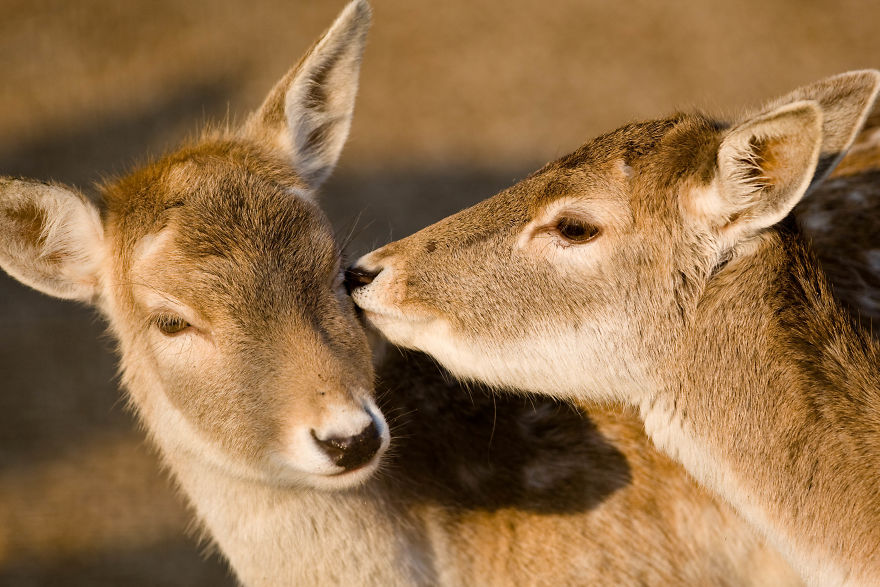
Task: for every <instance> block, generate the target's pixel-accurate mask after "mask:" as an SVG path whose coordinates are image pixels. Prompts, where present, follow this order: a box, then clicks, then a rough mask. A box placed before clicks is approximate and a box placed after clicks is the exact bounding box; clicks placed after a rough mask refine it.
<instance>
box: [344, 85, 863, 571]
mask: <svg viewBox="0 0 880 587" xmlns="http://www.w3.org/2000/svg"><path fill="white" fill-rule="evenodd" d="M878 80H880V74H878V72H875V71H862V72H852V73H849V74H843V75H840V76H836V77H833V78H829V79H828V80H824V81H821V82H818V83H816V84H813V85H810V86H805V87H803V88H800V89H798V90H796V91H794V92H792V93H791V94H789V95H787V96H785V97H783V98H780V99H778V100H775V101H773V102H771V103H770V104H769V105H767V106H766V107H764V108H761V109H758V110H756V111H755V112H753V113H751V114H749V115H746V116H744V117H743V118H742V119H740V120H738V121H734V122H732V123H731V122H725V121H719V120H716V119H714V118H711V117H708V116H704V115H701V114H679V115H675V116H672V117H669V118H666V119H662V120H656V121H651V122H644V123H635V124H630V125H627V126H625V127H622V128H620V129H618V130H615V131H613V132H611V133H608V134H606V135H604V136H601V137H599V138H597V139H594V140H593V141H591V142H589V143H587V144H586V145H584V146H583V147H582V148H581V149H579V150H578V151H576V152H574V153H572V154H570V155H567V156H565V157H563V158H561V159H559V160H558V161H555V162H552V163H550V164H548V165H547V166H545V167H544V168H543V169H541V170H539V171H537V172H535V173H534V174H532V175H531V176H530V177H528V178H526V179H525V180H523V181H522V182H520V183H519V184H517V185H515V186H513V187H511V188H509V189H507V190H505V191H503V192H502V193H500V194H498V195H496V196H494V197H492V198H490V199H488V200H485V201H483V202H481V203H479V204H477V205H476V206H474V207H472V208H470V209H467V210H464V211H462V212H460V213H458V214H456V215H453V216H451V217H449V218H447V219H445V220H442V221H440V222H438V223H437V224H435V225H433V226H430V227H428V228H425V229H423V230H422V231H420V232H418V233H417V234H415V235H413V236H410V237H408V238H405V239H403V240H401V241H398V242H395V243H391V244H389V245H387V246H385V247H382V248H381V249H378V250H377V251H374V252H373V253H370V254H369V255H367V256H365V257H363V258H362V259H361V260H360V261H358V265H359V266H360V268H361V269H362V270H363V271H369V272H373V273H375V274H376V277H375V278H374V279H373V280H372V282H371V283H369V284H368V285H365V286H363V287H360V288H358V289H357V290H355V291H354V293H353V297H354V299H355V302H356V303H357V304H358V305H360V306H361V307H362V308H363V309H364V310H365V312H366V315H367V317H368V318H369V319H370V320H371V321H372V322H373V323H374V324H375V325H376V326H377V327H378V328H380V329H381V330H382V331H383V332H384V333H385V334H386V336H388V338H389V339H390V340H391V341H393V342H396V343H398V344H402V345H405V346H408V347H412V348H415V349H419V350H422V351H425V352H428V353H430V354H432V355H433V356H435V357H436V358H437V359H438V360H439V361H440V362H441V363H442V364H444V365H445V366H446V367H448V368H449V369H450V370H451V371H453V372H454V373H455V374H456V375H458V376H461V377H465V378H470V379H475V380H478V381H483V382H486V383H489V384H491V385H494V386H499V387H506V388H524V389H529V390H531V391H535V392H540V393H544V394H550V395H553V396H555V397H560V398H566V399H576V400H579V401H592V402H594V401H622V402H624V403H627V404H629V405H633V406H637V407H638V409H639V412H640V417H641V418H642V419H643V421H644V423H645V426H646V430H647V432H648V434H649V435H650V436H651V438H652V439H653V440H654V442H655V443H656V444H657V446H658V447H659V448H661V449H662V450H663V451H664V452H666V453H667V454H669V455H670V456H672V457H673V458H674V459H676V460H677V461H678V462H680V463H682V464H683V465H684V466H685V468H686V469H687V470H688V471H689V472H690V473H691V474H692V475H693V476H694V477H695V478H696V479H697V480H698V481H700V482H701V483H702V484H704V485H705V486H706V487H707V488H709V489H711V490H712V491H714V492H715V493H716V494H717V495H719V496H721V497H722V498H724V499H725V500H727V501H728V502H729V503H731V504H732V505H733V506H734V507H735V508H736V509H737V510H738V511H739V512H740V513H741V514H742V515H743V516H744V517H745V518H746V519H747V520H748V521H749V522H750V523H751V524H753V525H754V527H755V528H757V529H759V530H760V531H761V532H763V533H764V535H765V536H767V538H768V539H769V540H770V542H771V543H772V544H774V545H776V546H777V547H778V548H779V549H780V550H781V551H782V552H783V553H784V554H785V555H786V556H787V557H788V558H789V560H790V561H791V562H792V564H793V565H795V566H796V568H798V570H799V571H800V572H801V573H802V575H803V576H804V578H805V579H807V580H808V581H809V582H811V583H814V584H818V585H829V584H839V583H848V582H849V583H875V582H877V581H880V563H878V561H880V559H878V558H877V556H876V552H875V550H876V545H877V544H880V493H878V491H877V479H878V474H880V440H878V439H880V411H878V410H880V408H878V406H880V374H878V370H877V365H878V358H880V349H878V345H877V342H876V340H874V339H872V338H871V336H870V334H869V333H868V332H867V331H864V330H861V329H860V328H859V327H858V326H857V325H856V324H855V323H854V321H853V319H852V318H851V317H850V315H849V314H848V313H847V312H846V311H845V310H844V309H842V308H841V306H840V305H839V302H837V301H836V300H835V299H834V298H833V296H832V293H831V289H830V287H829V285H828V283H827V281H826V278H825V276H824V275H823V273H822V271H821V270H820V268H819V265H818V262H817V260H816V259H815V257H814V255H813V253H812V251H811V249H810V246H809V243H808V240H807V239H806V238H805V237H804V236H802V235H801V234H800V232H799V230H798V228H797V227H796V225H795V224H794V222H793V220H792V219H791V218H790V212H791V211H792V209H793V208H794V206H795V205H796V204H797V203H798V202H799V201H800V200H801V198H802V197H803V196H804V195H805V193H807V192H808V190H809V189H811V188H812V189H813V191H814V192H815V191H816V190H821V189H822V188H821V184H820V181H821V179H822V178H823V177H824V176H825V174H827V173H828V172H829V171H830V170H831V169H832V168H833V167H834V165H835V164H836V163H837V162H838V161H839V160H840V159H841V157H842V155H843V154H844V153H845V151H846V150H847V148H848V147H849V146H850V144H851V143H852V141H853V138H854V137H855V136H856V134H857V133H858V132H859V130H860V129H861V128H862V125H863V124H864V122H865V119H866V116H867V114H868V112H869V111H870V108H871V106H872V104H873V102H874V100H875V97H876V94H877V88H878V83H880V82H878ZM872 165H873V166H874V167H873V169H874V170H876V165H877V160H876V159H874V160H873V161H872ZM862 172H865V173H870V172H869V171H867V170H865V169H864V168H863V169H862ZM832 185H834V184H832ZM866 189H867V188H866ZM872 193H876V192H872ZM817 195H818V194H817ZM567 216H573V217H576V218H581V219H583V220H585V221H588V222H589V223H591V224H593V225H595V226H596V227H597V228H598V229H599V232H600V235H599V236H598V237H597V238H595V239H593V240H591V241H590V242H588V243H587V244H584V245H576V246H572V245H571V243H568V242H566V240H565V239H564V238H561V237H560V236H559V235H557V234H555V233H554V232H553V227H554V226H556V225H557V224H558V222H559V221H560V220H561V219H564V218H565V217H567ZM863 220H864V221H866V222H867V221H869V219H863ZM536 225H537V226H536ZM873 226H876V223H874V224H873ZM874 234H876V232H875V233H874ZM847 238H848V235H847V234H841V235H840V236H839V237H838V239H839V241H838V242H840V241H843V240H845V239H847ZM874 242H875V243H876V241H874ZM860 244H861V246H862V247H863V249H862V250H861V251H860V254H861V255H865V256H867V255H871V254H873V253H872V251H873V250H874V248H873V247H872V246H871V245H870V244H868V243H867V242H866V241H864V240H863V241H861V242H860ZM874 247H876V245H874ZM845 263H846V265H848V266H852V265H853V263H852V262H850V261H846V262H845ZM862 265H863V266H865V265H867V266H870V259H863V260H862ZM844 287H845V286H844ZM867 295H872V294H867ZM872 299H873V298H871V299H869V300H868V301H871V300H872ZM857 303H858V300H856V304H857ZM856 307H857V306H856Z"/></svg>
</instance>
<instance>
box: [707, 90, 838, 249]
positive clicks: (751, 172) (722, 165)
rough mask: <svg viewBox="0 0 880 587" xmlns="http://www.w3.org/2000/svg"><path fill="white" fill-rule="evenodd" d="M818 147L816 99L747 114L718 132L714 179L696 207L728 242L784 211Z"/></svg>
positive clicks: (799, 193)
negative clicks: (719, 142)
mask: <svg viewBox="0 0 880 587" xmlns="http://www.w3.org/2000/svg"><path fill="white" fill-rule="evenodd" d="M821 147H822V110H821V109H820V108H819V105H818V104H816V103H815V102H811V101H805V102H795V103H793V104H787V105H785V106H781V107H779V108H777V109H775V110H773V111H771V112H768V113H766V114H762V115H760V116H757V117H755V118H752V119H750V120H747V121H746V122H744V123H742V124H740V125H739V126H736V127H734V128H733V129H731V130H730V131H728V133H727V134H726V135H725V136H724V137H723V139H722V141H721V145H720V147H719V148H718V153H717V166H718V175H717V179H716V183H715V185H714V186H713V189H711V190H708V191H701V192H699V193H698V194H697V197H698V198H700V199H701V201H698V202H696V204H697V206H696V207H697V209H699V210H700V211H701V212H702V213H703V214H702V215H703V219H704V220H705V221H707V222H708V224H709V226H711V227H712V228H714V229H716V230H718V231H719V232H720V234H722V235H724V236H725V239H724V240H726V241H727V242H728V245H733V244H735V243H736V242H737V241H738V240H740V239H741V238H743V237H747V236H750V235H752V234H754V233H756V232H757V231H759V230H761V229H763V228H767V227H768V226H772V225H773V224H776V223H777V222H779V221H780V220H782V219H783V218H785V216H786V215H788V213H789V212H790V211H791V209H792V208H794V206H795V204H797V203H798V201H800V199H801V198H802V197H803V195H804V193H805V192H806V191H807V187H808V186H809V185H810V181H811V180H812V178H813V176H814V175H815V173H816V165H817V162H818V159H819V153H820V150H821Z"/></svg>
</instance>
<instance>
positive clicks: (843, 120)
mask: <svg viewBox="0 0 880 587" xmlns="http://www.w3.org/2000/svg"><path fill="white" fill-rule="evenodd" d="M878 92H880V71H877V70H874V69H864V70H859V71H850V72H847V73H841V74H839V75H835V76H832V77H829V78H826V79H823V80H821V81H818V82H816V83H813V84H809V85H806V86H803V87H801V88H798V89H796V90H794V91H793V92H790V93H789V94H786V95H785V96H782V97H780V98H777V99H776V100H773V101H772V102H770V103H769V104H767V105H766V106H765V107H764V108H763V109H762V111H763V112H771V111H773V110H776V109H777V108H780V107H782V106H785V105H787V104H793V103H795V102H801V101H805V100H809V101H813V102H816V104H817V105H818V106H819V108H820V109H821V110H822V147H821V151H820V153H819V162H818V163H817V165H816V172H815V174H814V175H813V178H812V181H811V183H810V187H811V188H812V187H814V186H815V185H817V184H818V183H819V182H821V181H822V180H823V179H824V178H825V177H827V176H828V174H830V173H831V171H833V170H834V168H835V167H836V166H837V164H838V163H839V162H840V160H841V159H842V158H843V156H844V155H845V154H846V151H847V150H848V149H849V148H850V146H851V145H852V143H853V140H855V137H856V136H857V135H858V133H859V131H860V130H861V129H862V127H863V126H864V124H865V121H866V120H867V118H868V115H869V114H870V113H871V110H872V108H873V106H874V103H875V102H876V100H877V95H878Z"/></svg>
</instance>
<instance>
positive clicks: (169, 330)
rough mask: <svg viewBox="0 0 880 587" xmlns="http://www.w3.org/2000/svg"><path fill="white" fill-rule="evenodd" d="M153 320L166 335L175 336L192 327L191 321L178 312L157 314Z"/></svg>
mask: <svg viewBox="0 0 880 587" xmlns="http://www.w3.org/2000/svg"><path fill="white" fill-rule="evenodd" d="M152 321H153V324H154V325H155V326H156V328H158V329H159V332H161V333H162V334H164V335H165V336H174V335H176V334H180V333H181V332H183V331H185V330H186V329H188V328H191V327H192V325H191V324H190V323H189V322H187V321H186V320H184V319H183V318H181V317H180V316H178V315H177V314H171V313H168V312H161V313H159V314H155V315H154V316H153V319H152Z"/></svg>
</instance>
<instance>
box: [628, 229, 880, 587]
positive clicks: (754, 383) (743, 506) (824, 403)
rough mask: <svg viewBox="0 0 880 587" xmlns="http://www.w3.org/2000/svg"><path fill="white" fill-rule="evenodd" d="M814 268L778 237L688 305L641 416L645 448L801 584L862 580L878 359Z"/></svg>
mask: <svg viewBox="0 0 880 587" xmlns="http://www.w3.org/2000/svg"><path fill="white" fill-rule="evenodd" d="M816 267H817V265H816V263H815V261H814V259H813V258H812V255H811V253H810V252H809V251H808V250H807V248H806V247H805V245H804V244H803V243H802V241H801V239H800V237H799V236H798V235H797V234H795V233H786V232H785V231H784V230H781V231H780V233H778V234H773V235H771V236H770V237H769V238H765V239H763V240H762V242H761V243H760V244H759V246H758V247H757V248H756V250H755V251H754V253H753V254H752V255H750V256H748V257H746V258H740V259H738V260H736V261H734V262H731V264H730V265H729V266H728V267H726V268H724V269H723V270H722V271H721V272H720V273H719V274H718V275H716V276H715V277H714V278H713V280H712V282H711V283H710V284H709V286H708V287H707V289H706V291H705V293H704V295H703V297H702V299H701V301H700V303H699V304H698V306H697V307H696V309H695V314H694V319H693V321H692V322H691V326H690V327H688V328H686V329H685V332H684V333H683V337H682V343H681V344H680V345H679V348H680V349H681V350H682V353H681V354H680V355H679V356H677V357H676V358H675V359H674V360H672V361H670V363H672V364H674V365H676V367H675V368H674V369H673V370H671V371H670V372H669V374H670V375H671V376H670V377H668V378H667V379H666V383H665V384H664V385H663V386H662V388H661V389H660V390H658V391H657V392H656V393H655V394H653V395H652V396H651V397H649V398H647V399H646V400H645V401H643V402H642V404H641V406H640V409H641V414H642V418H643V419H644V421H645V427H646V430H647V432H648V434H649V435H650V436H651V437H652V438H653V440H654V442H655V443H656V444H657V445H658V446H659V447H660V448H661V449H663V450H664V451H666V452H667V453H669V454H670V455H671V456H672V457H673V458H676V459H677V460H679V461H680V462H681V463H682V464H684V466H685V467H686V468H687V469H688V470H689V471H690V473H691V474H692V475H693V476H694V477H696V478H697V480H698V481H700V482H701V483H703V484H705V485H707V486H708V487H710V488H711V489H713V490H715V491H716V492H718V493H720V494H721V495H722V496H723V497H725V498H726V499H727V500H728V501H729V502H730V503H731V504H732V505H734V507H736V508H737V509H738V510H739V512H740V513H741V514H742V515H744V516H745V517H746V518H747V519H748V520H749V521H750V522H751V523H752V524H754V525H755V526H757V527H758V528H760V529H761V530H762V531H763V532H764V533H765V534H766V536H767V537H768V539H769V540H770V541H771V542H772V543H774V544H775V546H776V547H777V548H779V550H780V551H781V552H783V554H785V555H786V556H787V557H788V558H789V560H790V561H791V562H792V563H793V564H794V565H795V566H796V568H799V569H800V570H801V572H802V573H803V575H804V576H805V577H807V578H808V579H809V580H810V581H811V582H814V583H816V584H823V585H833V584H841V583H847V582H856V583H858V582H862V581H867V582H873V581H877V580H878V579H880V558H878V556H880V550H878V548H880V547H878V545H880V377H878V372H877V365H878V358H880V350H878V345H877V344H876V341H874V340H873V339H872V338H871V337H870V336H869V335H868V334H866V333H865V332H863V331H860V330H859V329H858V328H857V327H855V326H854V324H853V322H852V320H851V319H850V318H849V317H848V316H847V315H846V314H845V313H844V312H843V311H842V310H841V309H840V308H839V307H838V306H837V304H836V303H835V302H834V301H833V299H832V296H831V294H830V288H829V287H828V286H827V284H826V283H825V280H824V277H823V276H822V275H821V274H820V272H819V271H818V269H816ZM829 537H831V538H832V539H829ZM819 545H834V546H832V547H830V549H829V547H828V546H825V547H820V546H819Z"/></svg>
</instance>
